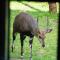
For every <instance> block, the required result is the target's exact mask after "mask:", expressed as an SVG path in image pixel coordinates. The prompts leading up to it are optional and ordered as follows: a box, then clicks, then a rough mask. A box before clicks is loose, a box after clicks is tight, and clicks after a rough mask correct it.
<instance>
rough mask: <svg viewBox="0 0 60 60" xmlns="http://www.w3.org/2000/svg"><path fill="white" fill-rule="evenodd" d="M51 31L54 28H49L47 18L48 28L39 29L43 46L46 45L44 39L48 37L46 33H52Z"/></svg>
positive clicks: (39, 36)
mask: <svg viewBox="0 0 60 60" xmlns="http://www.w3.org/2000/svg"><path fill="white" fill-rule="evenodd" d="M37 22H38V21H37ZM51 31H52V29H49V28H48V20H47V28H46V29H45V30H38V40H39V42H40V43H41V44H42V47H45V41H44V40H45V38H46V33H50V32H51Z"/></svg>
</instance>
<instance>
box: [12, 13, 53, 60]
mask: <svg viewBox="0 0 60 60" xmlns="http://www.w3.org/2000/svg"><path fill="white" fill-rule="evenodd" d="M51 31H52V29H46V30H44V31H41V30H40V29H39V28H38V20H36V19H34V18H33V17H32V16H31V15H29V14H27V13H25V12H21V13H20V14H18V15H17V16H16V17H15V20H14V23H13V42H12V52H13V48H14V40H15V37H16V33H20V41H21V56H23V52H24V51H23V44H24V43H23V42H24V39H25V38H26V36H29V37H30V40H29V44H30V60H32V43H33V37H34V36H36V37H37V38H38V40H39V41H40V42H41V44H42V47H45V42H44V39H45V34H46V33H49V32H51Z"/></svg>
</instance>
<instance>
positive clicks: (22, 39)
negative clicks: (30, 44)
mask: <svg viewBox="0 0 60 60" xmlns="http://www.w3.org/2000/svg"><path fill="white" fill-rule="evenodd" d="M25 38H26V36H24V35H22V34H20V40H21V60H24V59H23V52H24V50H23V45H24V39H25Z"/></svg>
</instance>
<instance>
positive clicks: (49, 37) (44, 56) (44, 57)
mask: <svg viewBox="0 0 60 60" xmlns="http://www.w3.org/2000/svg"><path fill="white" fill-rule="evenodd" d="M20 12H21V10H10V57H11V58H16V59H19V58H20V56H21V55H20V52H21V50H20V36H19V34H17V36H16V40H15V43H14V44H15V48H14V52H13V53H12V52H11V44H12V40H13V38H12V32H13V22H14V18H15V16H16V15H17V14H19V13H20ZM26 12H27V13H28V14H30V15H32V16H33V17H35V18H36V17H37V16H39V23H38V24H39V28H41V29H45V28H46V16H48V17H49V28H52V29H53V31H52V32H51V33H48V34H46V38H45V45H46V46H45V48H42V47H41V44H40V43H39V41H38V39H37V38H36V37H34V39H33V49H32V54H33V56H32V57H33V60H56V58H57V38H58V37H57V34H58V25H57V23H56V21H58V14H57V13H55V14H52V13H49V12H42V11H41V12H38V11H26ZM29 55H30V48H29V37H26V39H25V41H24V58H25V59H26V60H29Z"/></svg>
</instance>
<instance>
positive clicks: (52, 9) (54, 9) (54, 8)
mask: <svg viewBox="0 0 60 60" xmlns="http://www.w3.org/2000/svg"><path fill="white" fill-rule="evenodd" d="M49 11H50V12H53V13H55V12H57V6H56V2H49Z"/></svg>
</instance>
